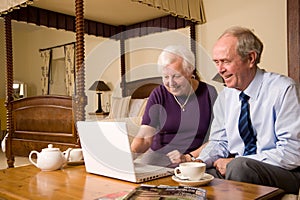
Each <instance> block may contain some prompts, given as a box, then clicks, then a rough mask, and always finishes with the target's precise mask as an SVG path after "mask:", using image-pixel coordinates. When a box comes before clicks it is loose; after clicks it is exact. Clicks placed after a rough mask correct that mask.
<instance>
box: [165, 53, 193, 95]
mask: <svg viewBox="0 0 300 200" xmlns="http://www.w3.org/2000/svg"><path fill="white" fill-rule="evenodd" d="M162 78H163V84H164V86H165V87H166V89H167V90H168V91H169V92H170V93H171V94H173V95H175V96H181V95H186V94H187V93H188V92H189V91H190V89H189V88H190V84H189V79H190V78H189V76H188V75H187V74H186V73H185V71H184V70H183V67H182V58H180V59H177V60H176V61H175V62H173V63H171V64H169V65H167V66H165V67H164V68H163V70H162Z"/></svg>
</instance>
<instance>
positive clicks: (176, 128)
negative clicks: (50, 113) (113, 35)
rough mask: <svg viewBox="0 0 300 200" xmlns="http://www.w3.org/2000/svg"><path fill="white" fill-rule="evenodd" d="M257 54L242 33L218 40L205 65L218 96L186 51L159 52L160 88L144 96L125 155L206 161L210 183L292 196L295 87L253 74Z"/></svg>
mask: <svg viewBox="0 0 300 200" xmlns="http://www.w3.org/2000/svg"><path fill="white" fill-rule="evenodd" d="M262 50H263V43H262V42H261V41H260V39H259V38H258V37H257V36H256V35H254V34H253V32H251V31H250V30H249V29H247V28H243V27H232V28H229V29H227V30H226V31H225V32H224V33H223V34H222V35H221V36H220V37H219V38H218V40H217V42H216V43H215V45H214V47H213V51H212V59H213V61H214V63H215V65H216V68H217V70H218V73H219V75H220V76H221V77H222V79H223V80H224V84H225V85H226V87H225V88H224V89H223V91H221V92H220V93H219V95H218V96H217V92H216V90H215V88H214V87H213V86H211V85H209V84H207V83H204V82H202V81H201V80H200V78H199V76H198V74H197V71H196V69H195V56H194V55H193V53H192V52H191V51H190V50H188V49H186V48H185V47H182V46H168V47H166V48H165V49H164V50H163V51H162V53H161V54H160V56H159V58H158V66H159V69H160V71H161V74H162V80H163V84H162V85H160V86H159V87H157V88H156V89H154V90H153V92H152V93H151V95H150V96H149V100H148V103H147V106H146V110H145V113H144V115H143V119H142V125H141V128H140V130H139V132H138V134H137V136H136V137H135V138H134V140H133V142H132V144H131V149H132V151H133V152H134V153H135V154H137V155H138V154H143V156H142V158H141V159H142V161H143V162H145V163H149V164H155V165H162V166H176V165H178V163H181V162H187V161H195V162H205V163H206V165H207V173H210V174H212V175H213V176H215V177H218V178H224V179H229V180H236V181H242V182H248V183H254V184H260V185H266V186H273V187H279V188H281V189H283V190H285V192H287V193H294V194H296V193H298V191H299V186H300V117H299V116H300V94H299V93H300V92H299V85H298V84H296V83H295V82H294V81H293V80H292V79H291V78H289V77H286V76H283V75H279V74H275V73H269V72H266V71H265V70H263V69H261V68H259V67H258V64H259V62H260V59H261V54H262ZM245 113H246V114H245Z"/></svg>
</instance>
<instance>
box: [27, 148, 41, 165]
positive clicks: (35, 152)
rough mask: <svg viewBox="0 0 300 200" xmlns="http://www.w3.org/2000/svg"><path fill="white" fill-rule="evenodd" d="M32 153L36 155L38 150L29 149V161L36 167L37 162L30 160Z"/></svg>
mask: <svg viewBox="0 0 300 200" xmlns="http://www.w3.org/2000/svg"><path fill="white" fill-rule="evenodd" d="M33 154H36V155H37V156H38V154H39V152H37V151H35V150H33V151H31V152H30V154H29V161H30V162H31V163H32V164H34V165H35V166H36V167H38V166H37V163H36V162H34V161H33V160H32V158H31V157H32V155H33Z"/></svg>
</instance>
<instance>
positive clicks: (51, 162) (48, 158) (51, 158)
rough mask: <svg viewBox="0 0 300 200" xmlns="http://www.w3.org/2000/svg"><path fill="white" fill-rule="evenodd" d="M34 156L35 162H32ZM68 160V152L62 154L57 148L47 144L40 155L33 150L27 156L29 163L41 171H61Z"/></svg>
mask: <svg viewBox="0 0 300 200" xmlns="http://www.w3.org/2000/svg"><path fill="white" fill-rule="evenodd" d="M34 154H36V156H37V162H35V161H34V160H32V156H33V155H34ZM68 158H69V150H67V151H65V152H63V153H62V152H61V151H60V149H59V148H53V145H52V144H49V145H48V148H44V149H42V151H41V152H40V153H39V152H37V151H35V150H33V151H31V152H30V154H29V161H30V162H31V163H32V164H34V165H35V166H36V167H37V168H40V169H41V170H42V171H53V170H57V169H61V168H62V167H63V166H65V165H66V164H67V160H68Z"/></svg>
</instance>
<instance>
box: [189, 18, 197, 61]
mask: <svg viewBox="0 0 300 200" xmlns="http://www.w3.org/2000/svg"><path fill="white" fill-rule="evenodd" d="M190 40H191V50H192V52H193V53H194V54H195V57H197V55H196V53H197V51H196V23H195V22H192V23H191V25H190ZM195 62H196V63H195V66H197V59H195Z"/></svg>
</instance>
